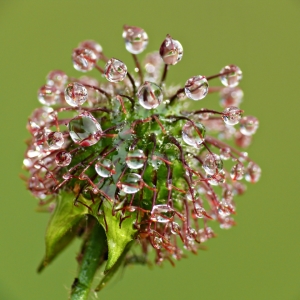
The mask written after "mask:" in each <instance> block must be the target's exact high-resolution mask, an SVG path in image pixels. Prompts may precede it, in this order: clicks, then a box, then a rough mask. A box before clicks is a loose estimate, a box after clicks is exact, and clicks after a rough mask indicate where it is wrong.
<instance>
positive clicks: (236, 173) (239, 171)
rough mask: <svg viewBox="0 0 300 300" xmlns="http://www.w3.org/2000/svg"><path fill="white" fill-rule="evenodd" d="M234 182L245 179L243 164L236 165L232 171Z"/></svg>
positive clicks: (231, 175)
mask: <svg viewBox="0 0 300 300" xmlns="http://www.w3.org/2000/svg"><path fill="white" fill-rule="evenodd" d="M230 177H231V178H232V180H241V179H243V177H244V166H243V165H242V164H241V163H237V164H236V165H234V166H233V167H232V169H231V171H230Z"/></svg>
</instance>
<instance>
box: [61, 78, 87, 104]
mask: <svg viewBox="0 0 300 300" xmlns="http://www.w3.org/2000/svg"><path fill="white" fill-rule="evenodd" d="M87 98H88V91H87V89H86V87H85V86H84V85H82V84H81V83H78V82H72V83H69V84H68V85H67V87H66V89H65V100H66V102H67V103H68V104H69V105H70V106H73V107H77V106H80V105H82V104H83V103H84V102H85V101H86V100H87Z"/></svg>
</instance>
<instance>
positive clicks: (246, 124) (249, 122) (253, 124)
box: [240, 116, 259, 136]
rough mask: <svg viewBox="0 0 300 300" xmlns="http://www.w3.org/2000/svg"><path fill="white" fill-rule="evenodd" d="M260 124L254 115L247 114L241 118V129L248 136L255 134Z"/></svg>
mask: <svg viewBox="0 0 300 300" xmlns="http://www.w3.org/2000/svg"><path fill="white" fill-rule="evenodd" d="M258 125H259V122H258V120H257V118H255V117H253V116H246V117H243V118H242V119H241V120H240V131H241V133H242V134H244V135H247V136H249V135H253V134H254V133H255V132H256V130H257V128H258Z"/></svg>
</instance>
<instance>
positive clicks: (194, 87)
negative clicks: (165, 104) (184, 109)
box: [184, 75, 208, 100]
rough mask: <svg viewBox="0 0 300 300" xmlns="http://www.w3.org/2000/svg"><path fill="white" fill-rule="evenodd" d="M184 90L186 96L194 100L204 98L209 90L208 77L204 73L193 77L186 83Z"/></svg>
mask: <svg viewBox="0 0 300 300" xmlns="http://www.w3.org/2000/svg"><path fill="white" fill-rule="evenodd" d="M184 91H185V94H186V96H187V97H188V98H190V99H192V100H201V99H203V98H204V97H205V96H206V95H207V92H208V82H207V80H206V77H205V76H202V75H198V76H194V77H191V78H190V79H188V81H187V82H186V83H185V86H184Z"/></svg>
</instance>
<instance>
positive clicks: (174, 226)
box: [170, 222, 181, 234]
mask: <svg viewBox="0 0 300 300" xmlns="http://www.w3.org/2000/svg"><path fill="white" fill-rule="evenodd" d="M170 227H171V233H172V234H180V232H181V228H180V226H179V224H178V223H176V222H172V223H171V225H170Z"/></svg>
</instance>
